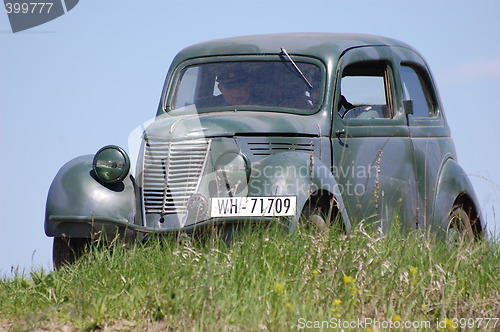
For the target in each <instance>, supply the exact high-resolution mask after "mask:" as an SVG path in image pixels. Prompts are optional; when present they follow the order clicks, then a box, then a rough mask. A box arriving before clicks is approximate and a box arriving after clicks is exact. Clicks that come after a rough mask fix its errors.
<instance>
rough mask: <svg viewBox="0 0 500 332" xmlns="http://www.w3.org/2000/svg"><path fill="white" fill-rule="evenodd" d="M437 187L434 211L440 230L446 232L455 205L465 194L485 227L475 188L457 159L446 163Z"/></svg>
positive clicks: (433, 219) (433, 218) (436, 225)
mask: <svg viewBox="0 0 500 332" xmlns="http://www.w3.org/2000/svg"><path fill="white" fill-rule="evenodd" d="M436 188H437V190H436V199H435V201H434V209H433V213H432V222H433V226H435V227H437V228H438V230H439V231H444V232H446V231H447V229H448V223H449V215H450V211H451V209H452V208H453V205H454V204H455V202H456V200H457V198H459V197H461V196H463V195H465V196H467V197H468V198H469V199H470V201H471V202H472V204H473V205H474V208H475V211H476V214H477V216H478V219H479V222H480V223H481V224H480V225H481V229H483V230H484V229H485V228H484V227H485V225H484V224H483V221H482V218H480V208H479V203H478V200H477V197H476V194H475V192H474V188H473V186H472V184H471V182H470V180H469V177H468V176H467V174H466V173H465V171H464V170H463V169H462V167H460V165H459V164H458V163H457V162H456V161H455V160H453V159H448V160H447V161H446V162H445V163H444V165H443V167H442V168H441V172H440V174H439V180H438V183H437V186H436Z"/></svg>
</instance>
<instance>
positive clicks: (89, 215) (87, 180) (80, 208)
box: [44, 155, 136, 237]
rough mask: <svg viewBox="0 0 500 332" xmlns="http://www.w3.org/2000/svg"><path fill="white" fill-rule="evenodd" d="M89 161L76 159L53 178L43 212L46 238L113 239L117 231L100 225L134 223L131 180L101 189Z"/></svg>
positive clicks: (111, 227) (88, 157)
mask: <svg viewBox="0 0 500 332" xmlns="http://www.w3.org/2000/svg"><path fill="white" fill-rule="evenodd" d="M92 160H93V156H92V155H86V156H81V157H78V158H75V159H73V160H71V161H70V162H68V163H67V164H65V165H64V166H63V167H62V168H61V169H60V170H59V172H58V173H57V175H56V177H55V178H54V181H53V182H52V185H51V186H50V189H49V193H48V196H47V204H46V209H45V225H44V226H45V234H46V235H47V236H55V237H59V236H69V237H93V236H94V234H95V233H97V232H104V233H106V234H107V235H109V236H114V235H115V234H116V232H117V227H116V226H114V225H110V224H109V223H106V224H101V223H99V221H110V220H118V221H121V222H128V223H133V222H134V216H135V212H136V208H135V193H134V181H133V178H132V176H130V175H129V176H127V177H126V178H125V179H124V180H123V181H122V182H120V183H118V184H115V185H103V184H102V183H100V182H99V181H98V180H97V178H96V177H95V175H94V171H93V169H92ZM82 221H87V222H82Z"/></svg>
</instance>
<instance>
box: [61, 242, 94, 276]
mask: <svg viewBox="0 0 500 332" xmlns="http://www.w3.org/2000/svg"><path fill="white" fill-rule="evenodd" d="M88 243H90V239H85V238H69V237H55V238H54V243H53V246H52V262H53V264H54V269H56V270H59V269H60V268H61V267H63V266H65V265H69V264H73V263H74V262H75V261H76V260H77V259H78V258H80V257H81V256H82V254H83V252H84V251H85V247H86V245H87V244H88Z"/></svg>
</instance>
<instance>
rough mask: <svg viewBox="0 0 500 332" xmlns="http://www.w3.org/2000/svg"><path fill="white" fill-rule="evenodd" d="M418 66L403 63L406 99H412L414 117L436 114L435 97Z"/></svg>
mask: <svg viewBox="0 0 500 332" xmlns="http://www.w3.org/2000/svg"><path fill="white" fill-rule="evenodd" d="M421 72H422V71H419V70H418V69H417V68H416V67H414V66H411V65H406V64H402V65H401V67H400V73H401V82H402V84H403V95H404V100H405V101H409V100H411V101H412V104H413V117H418V118H428V117H432V116H435V111H434V102H433V97H432V95H431V93H430V91H431V90H430V89H429V87H428V84H427V81H426V80H425V79H424V76H423V75H421V74H420V73H421Z"/></svg>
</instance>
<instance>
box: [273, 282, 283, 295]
mask: <svg viewBox="0 0 500 332" xmlns="http://www.w3.org/2000/svg"><path fill="white" fill-rule="evenodd" d="M274 292H275V293H276V295H283V293H284V292H285V288H284V287H283V285H282V284H280V283H278V284H276V285H274Z"/></svg>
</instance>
